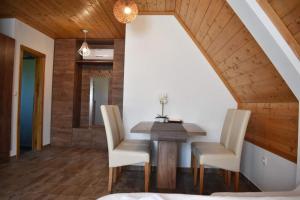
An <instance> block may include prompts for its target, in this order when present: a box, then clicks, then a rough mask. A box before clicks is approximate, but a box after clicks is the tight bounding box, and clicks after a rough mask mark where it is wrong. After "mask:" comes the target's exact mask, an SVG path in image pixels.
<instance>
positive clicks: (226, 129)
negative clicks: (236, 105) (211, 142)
mask: <svg viewBox="0 0 300 200" xmlns="http://www.w3.org/2000/svg"><path fill="white" fill-rule="evenodd" d="M235 112H236V109H228V110H227V113H226V116H225V120H224V123H223V128H222V132H221V139H220V143H221V144H223V145H224V146H225V147H228V144H229V138H230V133H231V129H232V124H233V119H234V115H235Z"/></svg>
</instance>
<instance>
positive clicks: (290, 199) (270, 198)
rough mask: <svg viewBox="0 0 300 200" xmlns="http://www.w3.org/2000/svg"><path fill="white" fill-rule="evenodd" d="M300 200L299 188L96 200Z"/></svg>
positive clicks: (132, 195) (127, 195)
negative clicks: (207, 194)
mask: <svg viewBox="0 0 300 200" xmlns="http://www.w3.org/2000/svg"><path fill="white" fill-rule="evenodd" d="M255 199H256V200H300V186H298V187H297V188H296V189H295V190H293V191H282V192H236V193H230V192H224V193H213V194H212V195H211V196H204V195H187V194H160V193H119V194H110V195H107V196H104V197H101V198H99V199H98V200H255Z"/></svg>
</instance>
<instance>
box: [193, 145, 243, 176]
mask: <svg viewBox="0 0 300 200" xmlns="http://www.w3.org/2000/svg"><path fill="white" fill-rule="evenodd" d="M193 154H194V156H195V157H196V159H197V160H198V162H199V163H200V164H201V165H209V166H213V167H217V168H221V169H226V170H230V171H236V172H238V171H239V160H238V157H237V156H236V155H235V154H234V153H233V152H232V151H230V150H228V149H226V148H225V147H224V146H223V145H222V144H219V143H210V144H205V145H197V146H195V147H194V151H193Z"/></svg>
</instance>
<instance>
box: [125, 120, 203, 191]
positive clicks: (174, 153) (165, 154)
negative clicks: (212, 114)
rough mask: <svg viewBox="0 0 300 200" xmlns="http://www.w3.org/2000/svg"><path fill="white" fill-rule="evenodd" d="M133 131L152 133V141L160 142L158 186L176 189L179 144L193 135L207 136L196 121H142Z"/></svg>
mask: <svg viewBox="0 0 300 200" xmlns="http://www.w3.org/2000/svg"><path fill="white" fill-rule="evenodd" d="M131 133H144V134H145V133H146V134H150V140H151V141H157V142H158V150H157V188H158V189H168V190H174V189H176V174H177V172H176V171H177V161H178V148H179V147H178V146H179V144H180V143H185V142H187V140H188V138H189V137H192V136H205V135H206V132H205V131H204V130H203V129H202V128H201V127H200V126H198V125H197V124H194V123H166V122H151V121H142V122H139V123H138V124H136V125H135V126H134V127H133V128H132V129H131Z"/></svg>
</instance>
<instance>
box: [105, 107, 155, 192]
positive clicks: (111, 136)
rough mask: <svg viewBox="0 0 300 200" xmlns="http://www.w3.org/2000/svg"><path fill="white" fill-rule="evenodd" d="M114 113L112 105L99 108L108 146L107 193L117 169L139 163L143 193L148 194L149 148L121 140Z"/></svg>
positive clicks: (110, 188) (110, 189) (141, 144)
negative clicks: (141, 170)
mask: <svg viewBox="0 0 300 200" xmlns="http://www.w3.org/2000/svg"><path fill="white" fill-rule="evenodd" d="M115 111H116V109H115V106H113V105H102V106H101V113H102V116H103V121H104V126H105V132H106V139H107V146H108V165H109V179H108V192H111V191H112V184H113V182H115V181H114V180H113V179H114V177H116V174H117V173H116V171H117V169H118V168H119V167H122V166H128V165H133V164H139V163H144V171H145V172H144V173H145V192H148V191H149V179H150V170H151V165H150V147H149V146H148V145H146V144H143V143H138V142H126V140H124V138H123V139H122V140H121V138H120V130H122V131H124V130H123V129H120V127H119V125H118V122H117V121H118V119H117V117H116V112H115ZM114 174H115V176H114Z"/></svg>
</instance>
